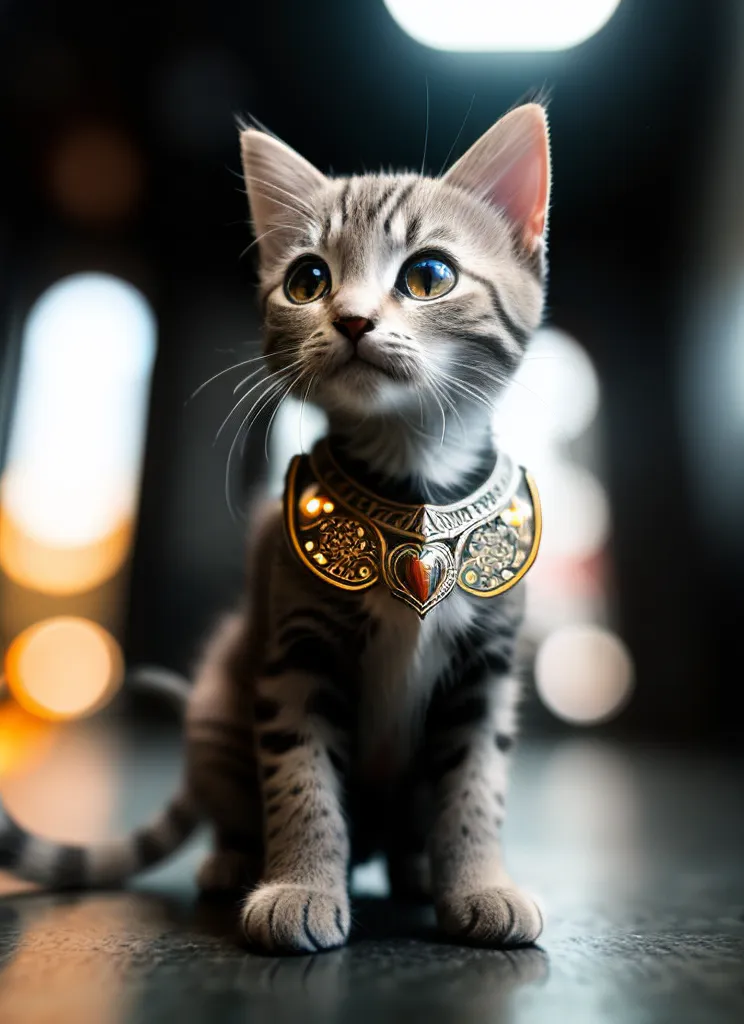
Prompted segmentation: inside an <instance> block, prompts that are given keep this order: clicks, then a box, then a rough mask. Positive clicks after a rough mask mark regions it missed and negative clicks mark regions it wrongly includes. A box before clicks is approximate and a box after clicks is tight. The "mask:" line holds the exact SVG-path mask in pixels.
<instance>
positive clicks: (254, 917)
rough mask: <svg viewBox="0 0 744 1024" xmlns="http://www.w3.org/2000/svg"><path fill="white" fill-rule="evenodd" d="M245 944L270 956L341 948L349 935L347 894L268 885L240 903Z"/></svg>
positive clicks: (293, 886)
mask: <svg viewBox="0 0 744 1024" xmlns="http://www.w3.org/2000/svg"><path fill="white" fill-rule="evenodd" d="M242 922H243V930H244V932H245V935H246V938H247V939H248V941H249V942H250V943H251V944H253V945H255V946H259V947H260V948H261V949H265V950H267V951H269V952H272V953H317V952H319V951H320V950H323V949H333V948H334V947H335V946H343V944H344V943H345V942H346V939H347V937H348V934H349V923H350V919H349V900H348V897H347V896H346V893H332V892H325V891H323V890H320V889H310V888H305V886H301V885H290V884H284V883H280V882H279V883H276V882H270V883H267V884H265V885H260V886H259V887H258V888H257V889H255V890H254V891H253V892H252V893H251V894H250V896H248V898H247V899H246V901H245V903H244V904H243V911H242Z"/></svg>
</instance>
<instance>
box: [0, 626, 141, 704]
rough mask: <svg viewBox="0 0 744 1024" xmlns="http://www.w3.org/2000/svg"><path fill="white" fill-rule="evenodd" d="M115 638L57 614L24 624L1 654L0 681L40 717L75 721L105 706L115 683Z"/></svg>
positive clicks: (118, 671)
mask: <svg viewBox="0 0 744 1024" xmlns="http://www.w3.org/2000/svg"><path fill="white" fill-rule="evenodd" d="M123 676H124V662H123V657H122V653H121V649H120V648H119V645H118V643H117V642H116V640H115V639H114V638H113V637H112V636H111V634H110V633H108V632H107V631H106V630H105V629H103V628H102V627H101V626H99V625H97V624H96V623H95V622H91V621H89V620H88V619H79V618H74V617H72V616H60V617H58V618H54V619H46V620H44V621H43V622H37V623H35V624H34V625H33V626H29V628H28V629H26V630H24V631H23V633H21V634H20V635H19V636H17V637H16V638H15V640H14V641H13V643H12V644H11V645H10V647H9V648H8V651H7V653H6V656H5V677H6V679H7V682H8V686H9V687H10V689H11V692H12V693H13V696H14V697H15V698H16V700H17V701H18V703H19V704H20V705H21V706H22V707H24V708H25V709H26V710H27V711H30V712H31V713H32V714H35V715H39V716H40V717H42V718H49V719H66V718H80V717H82V716H84V715H89V714H92V713H93V712H94V711H97V710H98V709H99V708H100V707H102V706H103V705H104V704H105V703H107V702H108V701H109V700H110V699H111V698H112V697H113V695H114V694H115V693H116V691H117V689H118V688H119V686H120V685H121V682H122V679H123Z"/></svg>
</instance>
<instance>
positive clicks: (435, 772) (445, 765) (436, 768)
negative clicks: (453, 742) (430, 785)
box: [430, 747, 468, 782]
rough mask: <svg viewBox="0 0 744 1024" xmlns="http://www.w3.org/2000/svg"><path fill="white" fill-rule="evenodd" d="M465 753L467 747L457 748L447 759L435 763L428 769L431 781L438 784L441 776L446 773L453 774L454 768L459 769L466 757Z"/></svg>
mask: <svg viewBox="0 0 744 1024" xmlns="http://www.w3.org/2000/svg"><path fill="white" fill-rule="evenodd" d="M467 753H468V748H467V747H458V748H457V750H454V751H453V752H452V753H451V754H450V755H449V756H448V757H445V758H444V760H441V761H437V762H435V763H434V764H433V765H432V766H431V769H430V774H431V777H432V779H433V780H434V781H435V782H438V781H439V779H441V778H442V776H443V775H446V774H447V773H448V772H453V771H454V770H455V769H456V768H459V767H460V765H461V764H462V762H463V761H464V760H465V758H466V757H467Z"/></svg>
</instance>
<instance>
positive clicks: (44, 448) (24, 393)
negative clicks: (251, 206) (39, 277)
mask: <svg viewBox="0 0 744 1024" xmlns="http://www.w3.org/2000/svg"><path fill="white" fill-rule="evenodd" d="M154 356H155V319H154V316H153V313H152V310H151V309H150V306H149V304H148V303H147V300H146V299H145V298H144V296H143V295H142V294H141V293H140V292H139V291H138V290H137V289H136V288H134V287H133V286H132V285H130V284H128V283H127V282H126V281H122V280H120V279H118V278H115V277H112V276H110V275H107V274H77V275H74V276H72V277H68V278H65V279H63V280H62V281H59V282H57V283H56V284H55V285H53V286H52V287H51V288H50V289H49V290H48V291H47V292H45V293H44V294H43V295H42V296H41V298H39V299H38V301H37V302H36V303H35V305H34V307H33V308H32V310H31V313H30V314H29V317H28V321H27V324H26V329H25V332H24V338H23V348H22V356H21V370H20V379H19V385H18V398H17V402H16V407H15V413H14V418H13V421H12V427H11V439H10V449H9V456H8V464H7V468H6V470H5V473H4V475H3V478H2V481H0V485H1V489H0V503H1V504H2V508H3V517H2V519H0V564H2V567H3V568H4V570H5V571H6V572H7V573H8V575H10V576H12V577H13V578H15V579H17V580H18V582H21V583H22V584H24V585H25V586H29V587H33V588H35V589H38V590H41V591H45V592H51V593H71V592H74V591H76V590H78V589H84V588H86V587H90V586H94V585H95V584H96V583H99V582H102V581H103V580H104V579H106V578H107V577H108V576H109V575H111V574H112V573H113V572H115V571H116V569H117V568H118V567H119V565H120V564H121V563H122V561H123V560H124V558H125V557H126V554H127V551H128V549H129V541H130V535H131V529H130V526H129V524H130V523H132V522H133V520H134V516H135V511H136V505H137V499H138V492H139V477H140V469H141V460H142V450H143V444H144V431H145V426H146V420H147V404H148V398H149V387H150V376H151V371H152V364H153V360H154ZM87 548H90V549H91V550H90V551H88V552H87V553H85V552H84V551H83V550H82V549H87ZM53 549H57V550H61V551H62V552H67V555H65V554H60V555H59V557H57V556H56V555H55V554H54V550H53ZM92 549H95V550H92ZM75 551H77V555H75V554H74V552H75ZM64 566H67V569H68V571H69V575H68V576H67V578H66V579H65V578H64V571H65V570H64Z"/></svg>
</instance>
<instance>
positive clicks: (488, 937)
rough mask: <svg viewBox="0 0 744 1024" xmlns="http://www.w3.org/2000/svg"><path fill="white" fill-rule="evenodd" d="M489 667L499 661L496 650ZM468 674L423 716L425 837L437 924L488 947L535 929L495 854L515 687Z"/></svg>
mask: <svg viewBox="0 0 744 1024" xmlns="http://www.w3.org/2000/svg"><path fill="white" fill-rule="evenodd" d="M492 660H493V664H494V666H495V665H496V663H497V662H498V661H499V660H500V659H499V658H498V657H496V658H495V659H492ZM487 661H488V653H487V652H486V655H485V657H484V664H483V666H482V667H481V666H480V665H475V666H474V667H473V670H472V671H471V672H470V673H469V675H470V676H471V679H470V680H468V681H467V682H465V683H464V685H459V686H458V685H456V686H455V687H453V688H452V689H451V690H449V691H448V692H444V693H440V694H439V695H438V699H436V701H435V703H434V704H433V705H432V709H431V713H430V715H429V719H428V721H427V742H428V748H429V756H430V758H431V769H432V779H433V781H434V783H435V787H436V789H435V793H436V812H435V820H434V824H433V827H432V831H431V834H430V838H429V849H430V853H431V859H432V884H433V891H434V902H435V905H436V910H437V917H438V920H439V923H440V925H441V927H442V928H443V929H444V930H445V931H447V932H449V933H450V934H451V935H454V936H456V937H458V938H461V939H466V940H468V941H470V942H477V943H480V944H483V945H489V946H500V947H505V946H518V945H523V944H525V943H530V942H534V941H535V940H536V939H537V937H538V936H539V934H540V932H541V931H542V917H541V914H540V911H539V910H538V908H537V906H536V905H535V903H534V902H533V901H532V900H531V899H530V898H529V897H528V896H526V895H525V894H524V893H522V892H520V890H519V889H517V887H516V886H515V885H514V884H513V882H512V881H511V879H510V878H509V876H508V874H507V873H506V870H505V868H504V866H503V863H502V859H501V849H500V847H501V842H500V830H501V824H502V821H503V817H504V799H505V789H506V772H507V759H508V755H509V751H510V750H511V748H512V746H513V744H514V736H515V714H514V710H515V704H516V699H517V694H518V687H517V683H516V681H515V680H513V679H511V678H509V677H508V676H502V677H501V678H488V676H487V675H484V672H486V670H487V669H486V663H487Z"/></svg>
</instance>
